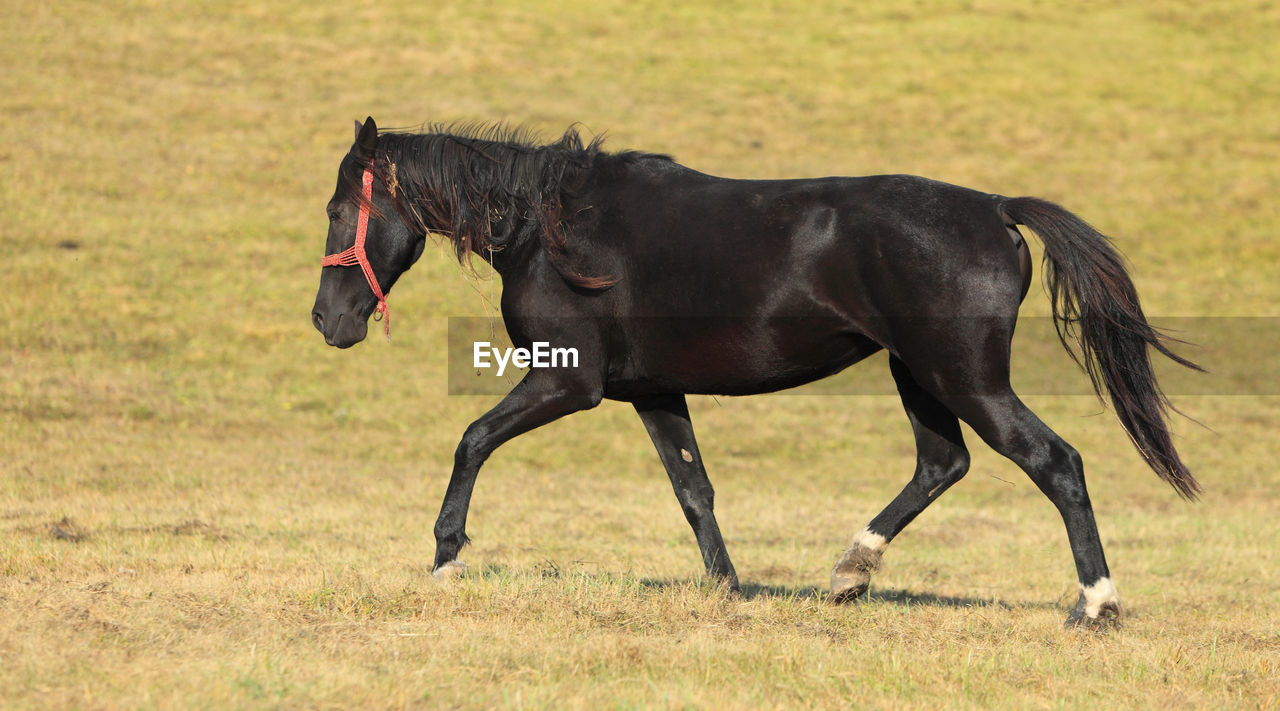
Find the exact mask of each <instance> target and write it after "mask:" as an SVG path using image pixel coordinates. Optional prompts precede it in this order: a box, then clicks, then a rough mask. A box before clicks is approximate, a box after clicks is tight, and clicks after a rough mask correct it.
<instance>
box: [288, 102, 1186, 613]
mask: <svg viewBox="0 0 1280 711" xmlns="http://www.w3.org/2000/svg"><path fill="white" fill-rule="evenodd" d="M327 212H328V216H329V231H328V235H327V237H326V242H325V256H324V257H323V258H322V262H321V263H322V267H321V273H320V285H319V290H318V292H317V294H316V300H315V305H314V307H313V308H312V322H313V324H314V326H315V327H316V329H318V330H319V331H320V332H321V333H322V334H323V335H324V338H325V341H326V342H327V343H328V344H329V345H331V346H336V347H338V348H348V347H350V346H352V345H354V344H356V343H358V342H359V341H361V340H363V339H364V338H365V337H366V335H367V332H368V321H369V318H370V317H371V316H373V317H374V318H375V320H377V319H384V320H385V321H386V329H387V334H388V337H389V336H390V331H389V328H390V310H389V307H388V305H387V300H386V299H387V296H386V294H387V293H388V292H389V291H390V289H391V288H392V286H394V285H395V283H396V281H397V280H398V279H399V278H400V276H401V275H402V274H403V273H404V272H405V271H407V270H408V269H409V268H410V267H411V266H412V265H413V264H414V263H415V262H416V261H417V260H418V258H419V257H420V256H421V254H422V252H423V249H424V247H425V244H426V240H427V238H428V236H432V235H434V236H435V237H433V239H447V240H449V242H450V243H451V245H452V247H453V249H454V251H455V252H456V256H457V258H458V260H459V262H462V263H467V264H473V262H472V261H471V260H472V259H473V258H474V257H475V256H476V255H478V256H479V257H480V259H482V260H484V261H485V262H487V263H488V264H489V265H490V266H491V267H492V268H493V270H494V271H496V273H497V274H498V275H499V277H500V278H501V280H502V285H503V288H502V296H501V312H502V316H503V318H504V321H505V325H506V328H507V330H508V334H509V336H510V337H511V340H512V343H514V344H515V345H516V346H520V347H524V348H528V347H529V346H530V345H531V344H535V343H539V342H541V343H549V344H552V345H554V346H556V347H563V348H573V349H576V352H577V353H578V354H579V358H578V363H577V365H576V367H559V368H531V369H529V370H528V372H527V374H526V375H524V377H523V379H522V380H520V381H519V383H518V384H516V385H515V386H514V387H513V388H512V389H511V391H510V392H509V393H508V394H507V395H506V396H505V397H503V398H502V400H501V401H500V402H499V403H498V404H497V405H496V406H494V407H493V408H492V409H491V410H489V411H488V412H486V413H485V414H484V415H482V416H481V417H480V418H478V419H476V420H475V421H474V422H472V423H471V424H470V425H469V426H468V427H467V428H466V431H465V432H464V433H463V435H462V438H461V440H460V441H459V443H458V446H457V449H456V451H455V453H454V461H453V471H452V474H451V476H450V478H449V483H448V488H447V490H446V492H445V494H444V500H443V502H442V504H441V507H440V512H439V515H438V517H437V519H436V523H435V528H434V533H435V539H436V553H435V561H434V564H433V566H432V572H433V575H435V576H437V577H445V578H447V577H451V576H453V575H457V574H458V573H459V572H460V571H462V570H464V569H465V566H464V565H463V564H462V563H461V562H459V561H458V552H459V549H461V548H462V547H463V546H464V545H465V544H466V543H468V542H469V538H468V537H467V534H466V521H467V512H468V509H469V507H470V502H471V497H472V492H473V489H474V486H475V483H476V476H477V474H478V472H479V470H480V467H481V465H482V464H483V463H484V462H485V460H486V459H488V457H489V456H490V455H491V454H492V453H493V452H494V450H496V449H497V448H498V447H499V446H500V445H502V444H503V443H504V442H507V441H508V440H510V439H512V438H514V437H517V436H519V435H521V434H523V433H525V432H528V431H530V430H532V429H534V428H537V427H540V426H542V425H545V424H547V423H549V422H552V421H553V420H556V419H558V418H560V417H564V416H565V415H568V414H571V413H574V412H577V411H580V410H586V409H590V408H592V407H595V406H596V405H597V404H599V403H600V402H601V400H602V399H605V398H608V399H610V400H616V401H623V402H628V403H631V404H632V405H633V406H634V407H635V410H636V413H637V414H638V415H639V417H640V420H641V421H642V422H643V423H644V427H645V429H646V430H647V431H648V434H649V436H650V438H651V439H652V440H653V444H654V446H655V447H656V448H657V450H658V456H659V458H660V459H661V461H662V464H663V466H664V468H665V469H666V472H667V475H668V476H669V477H670V480H671V485H672V488H673V489H674V491H675V495H676V498H677V500H678V501H679V504H680V506H681V508H682V509H683V511H684V515H685V518H686V519H687V520H688V522H689V525H690V526H691V527H692V529H693V533H694V536H695V538H696V539H697V544H698V549H699V551H700V552H701V554H702V560H703V564H704V566H705V568H706V573H707V575H708V576H709V577H710V578H711V579H713V580H715V581H718V582H720V583H722V584H723V585H725V586H727V587H728V588H729V589H730V590H732V591H739V583H738V577H737V573H736V572H735V569H734V566H733V564H732V562H731V561H730V558H729V554H728V552H727V551H726V550H725V544H724V539H723V537H722V535H721V532H720V527H719V525H718V524H717V522H716V517H715V513H714V510H713V504H714V498H715V494H714V490H713V488H712V486H711V483H710V481H709V480H708V478H707V471H706V467H705V465H704V463H703V459H702V455H701V453H700V451H699V449H698V443H697V440H696V439H695V438H694V430H693V424H692V423H691V421H690V417H689V409H688V407H687V405H686V401H685V398H686V395H689V394H712V395H750V394H757V393H766V392H772V391H777V390H781V389H784V388H790V387H794V386H798V385H801V384H804V383H808V382H811V381H814V380H816V379H819V378H823V377H825V376H829V375H832V374H834V373H836V372H838V371H840V370H842V369H844V368H846V367H848V366H850V365H852V364H854V363H856V362H858V361H860V360H863V359H865V358H866V357H868V356H870V355H872V354H873V353H876V352H878V351H880V350H882V349H883V350H886V351H888V353H889V371H890V374H891V375H892V377H893V379H894V381H895V383H896V385H897V390H898V393H899V395H900V396H901V400H902V406H903V408H904V410H905V411H906V416H907V420H908V421H909V423H910V426H911V429H912V432H913V433H914V436H915V444H916V450H917V455H916V464H915V471H914V473H913V475H912V477H911V480H910V481H909V482H908V483H907V484H906V485H905V487H904V488H903V489H902V490H901V492H900V493H899V494H898V495H897V496H896V497H895V498H894V499H893V500H892V501H890V502H889V503H888V505H887V506H885V508H884V509H883V510H882V511H881V512H880V513H879V514H878V515H876V516H875V517H874V518H872V519H871V520H870V521H869V522H868V523H867V524H866V526H865V527H863V528H862V529H860V530H858V531H857V532H856V533H855V534H854V535H853V537H852V539H851V541H850V543H849V545H848V547H847V549H846V550H845V551H844V552H843V553H842V554H841V555H840V556H839V557H838V558H837V560H836V562H835V565H834V567H833V568H832V571H831V582H830V589H829V592H828V595H827V599H828V600H829V601H830V602H832V603H843V602H848V601H851V600H855V599H857V598H859V597H862V596H864V595H866V594H867V591H868V588H869V585H870V581H871V576H872V574H873V573H874V572H876V570H877V569H878V568H879V566H880V562H881V558H882V556H883V554H884V551H885V549H886V546H887V545H888V544H889V542H890V541H892V540H893V539H894V537H895V536H897V535H898V533H900V532H901V531H902V530H903V528H904V527H906V526H907V525H908V524H909V523H910V522H911V521H912V519H914V518H915V517H916V516H917V515H919V514H920V512H921V511H923V510H924V509H925V508H926V507H927V506H929V504H931V503H932V502H933V501H935V500H936V499H937V498H938V497H940V496H941V495H942V494H943V493H944V492H945V491H946V490H947V489H948V488H950V487H951V486H952V485H954V484H955V483H956V482H958V481H960V479H961V478H962V477H964V475H965V473H966V472H967V471H968V470H969V462H970V456H969V450H968V448H967V447H966V444H965V442H964V439H963V437H962V435H961V429H960V422H961V421H964V422H965V423H967V424H968V425H969V426H970V427H971V428H972V429H973V431H974V432H975V433H976V434H977V435H978V436H979V437H980V438H981V439H982V440H983V441H984V442H985V443H986V444H987V445H988V446H990V447H991V448H992V449H994V450H995V451H997V452H999V453H1000V454H1002V455H1004V456H1005V457H1007V458H1009V459H1010V460H1012V461H1013V462H1014V463H1016V464H1017V465H1018V466H1019V467H1020V468H1021V469H1022V470H1023V471H1024V472H1026V474H1027V476H1028V477H1030V479H1031V480H1032V482H1034V483H1035V485H1036V486H1037V487H1038V488H1039V489H1040V491H1041V492H1043V493H1044V495H1045V496H1046V497H1048V499H1049V500H1050V501H1051V502H1052V503H1053V505H1054V506H1055V507H1057V509H1058V511H1059V513H1060V514H1061V516H1062V519H1063V522H1064V524H1065V526H1066V530H1067V539H1068V541H1069V543H1070V548H1071V553H1072V556H1073V558H1074V562H1075V567H1076V572H1077V578H1078V582H1079V597H1078V599H1077V602H1076V605H1075V607H1074V609H1073V610H1072V611H1071V612H1070V613H1069V615H1068V617H1067V620H1066V625H1068V626H1080V627H1088V628H1107V627H1111V626H1114V625H1117V624H1119V621H1120V619H1121V615H1122V608H1121V603H1120V597H1119V594H1118V593H1117V591H1116V587H1115V585H1114V584H1113V582H1112V580H1111V573H1110V571H1109V569H1108V567H1107V562H1106V558H1105V556H1104V553H1103V549H1102V543H1101V541H1100V539H1099V535H1098V528H1097V524H1096V522H1095V520H1094V514H1093V507H1092V504H1091V502H1090V499H1089V494H1088V491H1087V489H1086V486H1085V478H1084V468H1083V463H1082V458H1081V456H1080V454H1079V453H1078V452H1077V451H1076V449H1075V448H1073V447H1072V446H1071V445H1069V444H1068V443H1067V442H1066V441H1064V440H1063V439H1062V438H1061V437H1060V436H1058V435H1057V434H1056V433H1055V432H1054V431H1053V430H1051V429H1050V428H1049V427H1048V426H1047V425H1046V424H1045V423H1044V422H1043V421H1041V420H1040V418H1039V417H1037V416H1036V414H1035V413H1034V412H1032V411H1031V410H1030V409H1029V408H1028V407H1027V405H1026V404H1025V403H1023V401H1022V400H1021V399H1019V397H1018V396H1017V395H1016V394H1015V393H1014V390H1013V388H1012V387H1011V385H1010V381H1009V373H1010V348H1011V341H1012V338H1013V334H1014V328H1015V324H1016V321H1017V317H1018V307H1019V304H1020V303H1021V302H1022V301H1023V299H1024V298H1025V297H1026V294H1027V291H1028V288H1029V286H1030V284H1031V274H1032V269H1031V257H1030V253H1029V251H1028V247H1027V243H1026V240H1025V239H1024V238H1023V236H1022V234H1021V232H1020V231H1019V229H1018V226H1019V225H1022V226H1025V227H1028V228H1030V230H1031V231H1032V232H1034V233H1035V234H1036V235H1037V237H1038V238H1039V239H1040V241H1041V242H1042V243H1043V245H1044V257H1043V268H1044V270H1045V276H1044V281H1045V287H1046V290H1047V292H1048V295H1049V297H1050V300H1051V302H1052V311H1053V318H1054V323H1055V326H1056V327H1057V330H1058V336H1059V338H1060V340H1061V341H1062V345H1063V346H1064V347H1065V348H1066V349H1067V351H1068V353H1070V354H1071V356H1072V357H1073V358H1075V359H1076V362H1077V363H1078V364H1079V365H1080V366H1081V367H1082V369H1083V370H1085V372H1087V373H1088V375H1089V377H1090V379H1091V381H1092V384H1093V388H1094V390H1095V392H1096V393H1097V394H1098V397H1099V398H1102V397H1103V393H1104V392H1105V393H1106V395H1107V397H1108V398H1109V400H1110V402H1111V404H1112V406H1113V409H1114V411H1115V413H1116V415H1117V418H1118V420H1119V421H1120V424H1121V426H1122V427H1123V428H1124V430H1125V432H1126V433H1128V435H1129V438H1130V439H1131V441H1132V443H1133V444H1134V446H1135V447H1136V448H1137V450H1138V452H1139V453H1140V454H1141V456H1142V458H1143V459H1144V460H1145V461H1146V463H1147V464H1148V465H1149V466H1150V467H1151V468H1152V469H1153V470H1154V471H1155V472H1156V474H1157V475H1158V476H1159V477H1160V478H1161V479H1163V480H1164V481H1166V482H1167V483H1169V484H1170V485H1172V486H1173V488H1174V489H1175V490H1176V491H1177V492H1178V494H1180V495H1181V496H1182V497H1184V498H1186V499H1187V500H1194V499H1195V498H1196V497H1197V495H1198V494H1199V493H1200V491H1201V488H1200V484H1199V483H1198V482H1197V481H1196V479H1195V477H1194V476H1193V475H1192V473H1191V472H1190V471H1189V469H1188V468H1187V466H1186V465H1185V464H1184V463H1183V462H1182V460H1181V458H1180V457H1179V454H1178V452H1177V450H1176V449H1175V447H1174V445H1173V442H1172V439H1171V436H1170V430H1169V422H1168V420H1169V417H1170V414H1169V413H1170V410H1171V409H1172V405H1171V404H1170V402H1169V400H1168V398H1167V396H1166V394H1165V393H1164V392H1163V391H1162V390H1161V388H1160V386H1159V384H1158V383H1157V381H1156V377H1155V373H1154V371H1153V368H1152V361H1151V353H1150V351H1155V352H1157V353H1159V354H1161V355H1162V356H1164V357H1167V358H1170V359H1172V360H1173V361H1174V362H1176V363H1179V364H1181V365H1182V366H1186V367H1188V368H1193V369H1197V370H1198V369H1199V366H1197V365H1196V364H1195V363H1193V362H1191V361H1190V360H1187V359H1185V358H1183V357H1181V356H1179V355H1177V354H1175V353H1174V352H1173V351H1172V350H1171V345H1172V344H1173V343H1175V342H1176V341H1174V340H1173V339H1172V338H1170V337H1169V336H1167V335H1166V334H1164V333H1162V332H1160V331H1158V330H1157V329H1155V328H1154V327H1152V326H1151V324H1150V323H1149V322H1148V321H1147V319H1146V317H1145V316H1144V314H1143V311H1142V307H1141V305H1140V303H1139V299H1138V294H1137V292H1136V291H1135V289H1134V285H1133V282H1132V281H1131V279H1130V277H1129V275H1128V272H1127V271H1126V266H1125V264H1124V262H1123V260H1122V258H1121V257H1120V255H1119V254H1118V252H1117V251H1116V250H1115V248H1114V247H1113V246H1112V244H1111V240H1110V238H1108V237H1105V236H1104V235H1102V234H1101V233H1099V232H1098V231H1097V230H1095V229H1094V228H1093V227H1091V226H1090V225H1089V224H1088V223H1086V222H1085V221H1084V220H1082V219H1081V218H1079V217H1077V216H1076V215H1074V214H1072V213H1071V212H1068V211H1067V210H1066V209H1064V208H1062V207H1060V206H1058V205H1056V204H1054V203H1051V202H1048V201H1046V200H1042V199H1038V198H1034V197H1006V196H1002V195H996V194H990V193H984V192H980V191H977V190H972V189H969V188H964V187H959V186H955V185H950V184H947V183H943V182H938V181H935V180H930V179H927V178H923V177H917V176H909V175H879V176H867V177H828V178H817V179H791V180H738V179H726V178H720V177H714V176H711V175H707V174H704V173H700V172H697V171H695V170H692V169H690V168H687V167H685V166H683V165H681V164H679V163H677V162H676V161H675V160H673V159H672V158H671V157H670V156H666V155H659V154H653V153H644V152H638V151H621V152H608V151H605V150H604V149H603V147H602V139H601V138H600V137H596V138H595V139H594V140H591V141H589V142H584V140H583V139H582V138H581V136H580V135H579V132H578V130H577V128H576V127H570V128H569V129H568V130H567V131H566V132H565V133H564V135H563V136H562V137H561V138H560V139H558V140H555V141H551V142H542V141H540V140H538V139H537V138H536V136H534V135H533V134H531V133H529V132H527V131H524V130H521V129H512V128H508V127H506V126H503V125H494V124H472V125H463V126H456V125H455V126H441V125H432V126H426V127H424V128H422V129H419V130H418V131H385V132H381V133H380V132H379V130H378V128H377V125H376V124H375V122H374V120H373V118H372V117H369V118H367V119H366V120H365V121H364V122H363V123H361V122H359V121H357V122H356V124H355V140H354V142H353V144H352V146H351V148H350V149H349V151H348V152H347V154H346V155H345V156H344V157H343V158H342V161H341V163H340V165H339V170H338V181H337V186H336V188H335V190H334V193H333V196H332V197H331V198H330V200H329V202H328V206H327ZM356 266H359V267H360V268H359V269H354V268H352V267H356ZM1077 349H1078V350H1079V352H1078V353H1077Z"/></svg>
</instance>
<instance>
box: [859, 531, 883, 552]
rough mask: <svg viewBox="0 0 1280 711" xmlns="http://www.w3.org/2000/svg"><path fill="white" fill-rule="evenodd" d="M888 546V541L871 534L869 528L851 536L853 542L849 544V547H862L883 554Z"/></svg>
mask: <svg viewBox="0 0 1280 711" xmlns="http://www.w3.org/2000/svg"><path fill="white" fill-rule="evenodd" d="M888 545H889V539H887V538H885V537H884V536H882V535H880V534H879V533H875V532H873V531H872V530H871V529H869V528H864V529H862V530H861V531H858V532H857V533H855V534H854V535H853V540H852V541H851V542H850V543H849V547H850V548H853V547H855V546H862V547H863V548H870V549H871V550H873V551H875V552H876V553H883V552H884V549H885V548H886V547H887V546H888Z"/></svg>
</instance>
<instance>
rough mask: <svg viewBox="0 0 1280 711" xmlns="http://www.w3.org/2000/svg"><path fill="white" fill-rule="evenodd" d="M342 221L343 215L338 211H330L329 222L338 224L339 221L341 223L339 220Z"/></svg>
mask: <svg viewBox="0 0 1280 711" xmlns="http://www.w3.org/2000/svg"><path fill="white" fill-rule="evenodd" d="M341 219H342V215H341V214H340V213H339V212H338V211H337V210H330V211H329V221H330V222H338V221H339V220H341Z"/></svg>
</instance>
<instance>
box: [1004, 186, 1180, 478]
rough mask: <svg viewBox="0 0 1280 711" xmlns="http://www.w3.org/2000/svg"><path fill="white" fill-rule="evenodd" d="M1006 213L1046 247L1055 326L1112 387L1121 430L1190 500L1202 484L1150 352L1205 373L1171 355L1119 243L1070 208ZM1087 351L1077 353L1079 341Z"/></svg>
mask: <svg viewBox="0 0 1280 711" xmlns="http://www.w3.org/2000/svg"><path fill="white" fill-rule="evenodd" d="M1001 208H1002V209H1003V210H1004V213H1005V214H1006V215H1007V216H1009V217H1010V218H1012V219H1013V221H1015V222H1017V223H1018V224H1021V225H1026V226H1027V227H1029V228H1031V229H1032V230H1033V231H1034V232H1035V233H1036V234H1037V235H1038V236H1039V237H1040V241H1041V242H1042V243H1043V244H1044V264H1045V284H1046V286H1047V287H1048V290H1049V296H1050V299H1051V300H1052V303H1053V324H1054V328H1056V329H1057V331H1058V338H1059V339H1060V340H1061V341H1062V345H1063V347H1064V348H1066V349H1067V352H1068V353H1070V354H1071V357H1072V358H1073V359H1074V360H1075V361H1076V363H1077V364H1079V365H1080V366H1081V367H1082V368H1083V369H1084V370H1085V372H1087V373H1088V374H1089V379H1090V380H1091V381H1093V389H1094V392H1096V393H1097V394H1098V397H1099V398H1101V397H1102V391H1103V389H1104V388H1105V389H1106V391H1107V393H1108V395H1109V396H1110V398H1111V405H1112V407H1113V408H1114V409H1115V411H1116V416H1117V417H1118V418H1119V419H1120V424H1121V426H1122V427H1124V430H1125V432H1126V433H1128V435H1129V439H1130V440H1132V441H1133V444H1134V446H1135V447H1137V449H1138V452H1139V453H1140V454H1141V455H1142V458H1143V459H1144V460H1146V462H1147V464H1148V465H1150V466H1151V468H1152V469H1153V470H1155V472H1156V474H1157V475H1159V477H1160V478H1161V479H1163V480H1165V481H1166V482H1168V483H1169V485H1171V486H1172V487H1173V488H1174V489H1176V490H1177V491H1178V493H1179V494H1180V495H1181V496H1182V497H1183V498H1185V499H1187V500H1195V498H1196V496H1197V495H1198V494H1199V493H1200V491H1201V488H1200V484H1199V482H1197V481H1196V479H1195V477H1194V476H1192V475H1191V471H1190V470H1189V469H1187V466H1186V465H1185V464H1183V463H1182V459H1181V458H1180V457H1179V456H1178V451H1177V450H1176V449H1175V448H1174V446H1173V439H1172V437H1171V435H1170V432H1169V425H1168V414H1169V411H1170V410H1173V409H1174V408H1173V406H1172V404H1170V402H1169V398H1168V396H1166V395H1165V393H1164V391H1163V390H1162V389H1161V388H1160V384H1159V383H1158V382H1156V375H1155V371H1154V370H1153V369H1152V367H1151V358H1150V354H1149V353H1148V350H1147V349H1148V347H1150V348H1154V349H1155V350H1157V351H1159V352H1160V353H1162V354H1163V355H1164V356H1165V357H1167V358H1169V359H1171V360H1173V361H1174V362H1175V363H1178V364H1180V365H1183V366H1186V367H1188V368H1191V369H1193V370H1200V371H1203V369H1202V368H1201V367H1200V366H1198V365H1196V364H1195V363H1193V362H1191V361H1189V360H1187V359H1185V358H1183V357H1181V356H1179V355H1177V354H1175V353H1174V352H1173V351H1172V350H1170V349H1169V344H1170V343H1171V342H1177V341H1176V340H1175V339H1172V338H1170V337H1169V336H1167V335H1165V334H1163V333H1161V332H1160V331H1158V330H1157V329H1156V328H1154V327H1153V326H1152V325H1151V324H1150V323H1148V322H1147V319H1146V316H1145V315H1143V313H1142V306H1141V305H1140V304H1139V303H1138V292H1137V290H1136V289H1135V288H1134V286H1133V281H1132V280H1131V279H1130V278H1129V274H1128V272H1127V271H1126V270H1125V267H1124V260H1123V259H1122V258H1121V256H1120V254H1119V253H1118V252H1117V251H1116V250H1115V248H1113V247H1112V246H1111V241H1110V240H1109V239H1108V238H1107V237H1106V236H1104V235H1102V234H1101V233H1099V232H1098V231H1097V230H1095V229H1094V228H1093V227H1091V226H1090V225H1089V224H1088V223H1086V222H1085V221H1084V220H1082V219H1080V218H1079V217H1077V216H1075V215H1073V214H1072V213H1070V212H1068V211H1067V210H1065V209H1064V208H1062V207H1060V206H1058V205H1055V204H1053V203H1051V202H1048V201H1046V200H1040V199H1038V198H1030V197H1020V198H1005V199H1004V200H1003V201H1002V202H1001ZM1072 341H1077V342H1078V343H1079V345H1080V355H1077V353H1076V351H1075V349H1074V348H1073V347H1072V345H1071V342H1072Z"/></svg>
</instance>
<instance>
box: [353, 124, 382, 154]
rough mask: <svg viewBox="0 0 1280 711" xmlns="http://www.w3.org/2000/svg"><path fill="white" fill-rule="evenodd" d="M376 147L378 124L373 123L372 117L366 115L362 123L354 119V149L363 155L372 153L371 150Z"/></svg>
mask: <svg viewBox="0 0 1280 711" xmlns="http://www.w3.org/2000/svg"><path fill="white" fill-rule="evenodd" d="M377 147H378V124H376V123H374V121H373V117H372V116H368V117H366V118H365V120H364V123H363V124H362V123H360V122H359V121H356V143H355V146H354V149H355V150H356V151H357V152H359V153H361V154H364V155H373V150H374V149H375V148H377Z"/></svg>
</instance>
